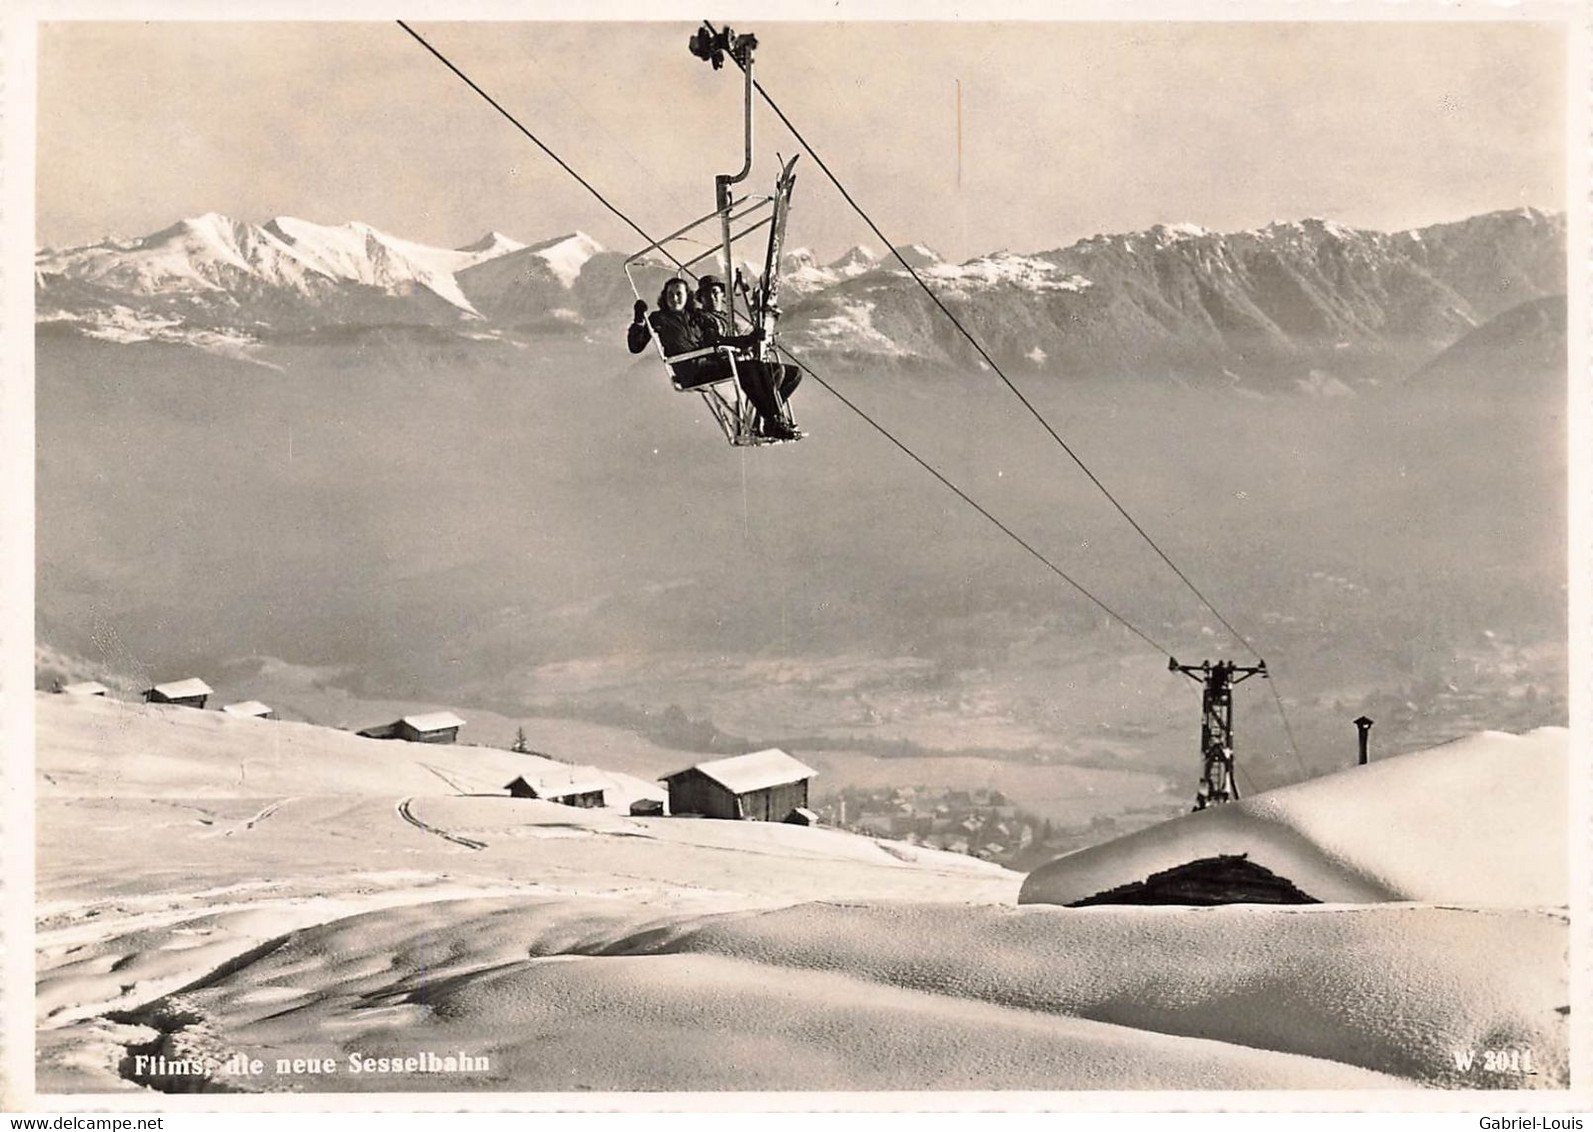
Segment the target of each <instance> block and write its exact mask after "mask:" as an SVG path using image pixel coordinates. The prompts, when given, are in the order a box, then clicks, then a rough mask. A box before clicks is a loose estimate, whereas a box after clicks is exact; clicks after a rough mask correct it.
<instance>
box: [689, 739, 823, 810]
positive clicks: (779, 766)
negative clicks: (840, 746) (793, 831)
mask: <svg viewBox="0 0 1593 1132" xmlns="http://www.w3.org/2000/svg"><path fill="white" fill-rule="evenodd" d="M817 773H818V771H816V770H814V769H813V768H812V767H810V766H804V765H803V764H802V763H799V762H797V760H796V759H794V758H792V757H791V756H790V755H788V754H786V753H785V752H784V751H782V750H780V749H779V748H778V747H770V748H769V749H768V750H766V751H754V752H753V753H752V754H750V755H736V756H735V757H733V758H728V759H715V760H714V761H712V762H706V763H698V764H697V765H696V766H691V767H687V768H686V769H685V770H678V771H676V772H675V773H674V774H669V775H665V776H664V777H663V778H661V779H659V781H660V782H662V783H664V784H665V785H666V786H668V787H669V812H670V813H672V814H701V815H702V816H704V817H709V818H725V819H728V820H731V821H783V820H785V817H786V815H788V814H789V813H791V811H792V810H797V809H806V808H807V804H808V779H810V778H812V777H813V776H814V775H815V774H817Z"/></svg>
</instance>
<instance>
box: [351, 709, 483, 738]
mask: <svg viewBox="0 0 1593 1132" xmlns="http://www.w3.org/2000/svg"><path fill="white" fill-rule="evenodd" d="M464 725H465V721H464V720H462V719H460V718H459V717H458V716H457V715H455V714H454V713H453V712H451V711H428V712H422V713H420V714H418V715H406V716H404V718H403V719H399V720H394V721H393V722H392V723H384V724H381V725H380V726H378V727H367V728H365V730H363V731H359V732H356V734H358V735H361V736H363V737H364V738H366V739H402V740H404V741H405V742H407V743H452V742H454V741H455V740H456V739H458V738H459V729H460V728H461V727H463V726H464Z"/></svg>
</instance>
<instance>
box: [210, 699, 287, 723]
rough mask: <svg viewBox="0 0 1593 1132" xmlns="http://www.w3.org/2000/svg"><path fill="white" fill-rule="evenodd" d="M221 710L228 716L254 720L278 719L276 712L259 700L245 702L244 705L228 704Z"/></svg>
mask: <svg viewBox="0 0 1593 1132" xmlns="http://www.w3.org/2000/svg"><path fill="white" fill-rule="evenodd" d="M221 710H222V711H224V712H226V713H227V714H228V715H242V716H248V717H250V718H252V719H275V718H276V717H277V716H276V712H274V711H272V710H271V708H269V707H268V706H266V705H265V704H263V703H261V702H260V701H259V700H244V701H243V702H242V703H236V704H227V705H226V706H224V707H223V708H222V709H221Z"/></svg>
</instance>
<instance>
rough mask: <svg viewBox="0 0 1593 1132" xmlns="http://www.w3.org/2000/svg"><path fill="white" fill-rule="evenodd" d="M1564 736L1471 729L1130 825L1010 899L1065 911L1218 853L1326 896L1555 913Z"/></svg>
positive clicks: (1043, 871)
mask: <svg viewBox="0 0 1593 1132" xmlns="http://www.w3.org/2000/svg"><path fill="white" fill-rule="evenodd" d="M1568 760H1569V733H1568V732H1567V731H1566V730H1565V729H1564V728H1558V727H1545V728H1540V729H1538V730H1536V731H1533V732H1530V733H1528V734H1526V735H1506V734H1503V733H1500V732H1483V733H1481V734H1478V735H1473V736H1471V737H1469V738H1467V739H1463V740H1459V741H1457V742H1454V743H1448V744H1445V745H1443V746H1440V747H1434V748H1432V749H1430V750H1426V751H1419V752H1416V753H1414V754H1409V755H1401V756H1398V757H1395V758H1390V759H1386V760H1382V761H1379V762H1373V763H1371V764H1369V765H1367V766H1359V767H1354V768H1352V769H1350V770H1346V771H1342V772H1340V773H1338V774H1334V775H1329V776H1327V777H1325V778H1318V779H1314V780H1312V781H1309V782H1302V783H1299V784H1297V785H1294V786H1288V787H1284V788H1283V789H1280V790H1273V791H1269V792H1267V793H1265V794H1259V795H1257V796H1256V797H1254V798H1249V799H1246V800H1244V801H1242V802H1237V803H1233V804H1230V805H1225V806H1216V807H1213V808H1211V809H1208V810H1204V811H1202V812H1200V813H1194V814H1188V815H1186V816H1184V817H1181V818H1176V819H1174V820H1172V821H1169V822H1165V823H1163V824H1161V825H1157V826H1152V827H1151V828H1149V829H1144V830H1140V831H1139V832H1137V833H1132V834H1129V835H1128V836H1127V837H1121V838H1118V839H1116V840H1114V841H1110V842H1107V843H1106V844H1104V845H1098V846H1094V847H1092V848H1089V849H1083V850H1080V851H1079V852H1077V853H1071V854H1069V855H1068V856H1066V857H1062V858H1059V859H1058V860H1055V861H1052V862H1051V863H1050V864H1048V865H1044V866H1042V867H1041V868H1039V869H1036V870H1035V871H1034V872H1033V873H1031V874H1030V875H1029V878H1028V879H1027V880H1026V881H1025V882H1024V885H1023V891H1022V895H1021V896H1020V898H1019V899H1020V901H1021V902H1022V903H1027V904H1071V903H1073V902H1075V901H1078V900H1082V899H1084V898H1085V897H1088V896H1092V895H1094V894H1096V893H1098V892H1103V891H1105V890H1107V889H1111V888H1116V887H1118V886H1120V885H1124V884H1128V883H1131V882H1133V881H1140V880H1144V879H1145V878H1146V877H1148V876H1150V875H1151V874H1152V873H1157V872H1162V871H1164V870H1166V869H1169V868H1173V867H1175V866H1177V865H1182V864H1186V863H1188V862H1190V861H1194V860H1199V859H1202V858H1207V857H1215V856H1218V855H1237V854H1246V855H1248V857H1249V860H1250V861H1251V862H1253V863H1255V864H1258V865H1261V866H1262V867H1264V868H1267V869H1270V870H1271V871H1272V872H1274V873H1277V874H1278V875H1279V876H1281V877H1284V878H1286V879H1287V880H1289V881H1291V882H1293V883H1294V884H1295V885H1296V886H1298V887H1299V888H1301V889H1303V890H1304V891H1305V892H1306V893H1307V894H1309V895H1311V896H1313V897H1315V898H1316V899H1318V900H1322V901H1328V902H1345V903H1365V902H1375V901H1391V900H1421V901H1446V902H1454V903H1464V904H1472V905H1491V906H1518V907H1560V906H1563V905H1565V904H1566V903H1567V900H1568V898H1569V887H1568V886H1569V879H1568V859H1567V846H1568V844H1569V842H1568V821H1567V812H1566V792H1567V788H1568V774H1569V765H1568Z"/></svg>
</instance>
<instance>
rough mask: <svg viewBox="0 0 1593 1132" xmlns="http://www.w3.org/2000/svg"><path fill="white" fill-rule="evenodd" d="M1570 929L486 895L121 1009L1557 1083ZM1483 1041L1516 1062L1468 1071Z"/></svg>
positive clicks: (658, 1074)
mask: <svg viewBox="0 0 1593 1132" xmlns="http://www.w3.org/2000/svg"><path fill="white" fill-rule="evenodd" d="M1565 941H1566V924H1565V921H1564V918H1563V917H1560V916H1557V915H1551V914H1542V913H1519V912H1517V913H1503V912H1501V913H1475V912H1466V911H1461V910H1455V909H1439V908H1409V907H1405V908H1355V909H1346V908H1319V909H1312V910H1304V911H1302V910H1282V909H1268V910H1260V909H1238V908H1230V909H1216V910H1209V911H1204V912H1192V911H1188V910H1174V909H1091V910H1088V911H1075V910H1064V909H1046V908H1030V909H1011V908H1008V909H1003V908H994V907H971V906H960V905H948V904H917V905H894V906H856V905H847V906H843V905H835V904H803V905H798V906H795V907H789V908H783V909H776V910H770V911H761V912H760V911H755V910H754V911H739V912H730V913H722V914H709V915H702V914H693V915H674V916H666V917H663V918H660V917H659V916H658V915H657V912H656V910H653V909H638V908H634V907H627V906H625V905H624V904H621V903H615V902H610V903H608V904H602V903H594V902H591V901H586V902H575V901H567V900H552V901H549V900H537V899H527V898H499V899H492V900H477V901H469V902H447V903H436V902H434V903H431V904H428V905H411V906H407V907H396V908H391V909H386V910H381V911H376V912H371V913H367V914H364V915H360V916H355V917H351V918H348V919H345V920H342V921H339V922H337V923H332V924H327V925H324V926H320V927H314V928H310V929H307V930H303V931H300V932H297V933H295V934H294V935H292V936H290V937H289V938H287V939H286V940H284V941H281V943H280V946H277V947H275V948H273V949H271V950H269V951H268V952H267V953H265V954H263V955H260V956H258V957H254V958H253V959H252V961H250V962H246V963H243V964H239V965H235V967H234V968H233V969H231V970H228V971H226V972H223V973H220V974H219V975H218V977H216V978H214V979H211V980H207V981H206V983H205V985H204V986H203V987H201V988H194V989H190V990H188V991H186V992H184V993H181V994H179V995H174V996H172V997H170V998H168V999H165V1000H162V1001H160V1002H157V1003H154V1004H152V1006H151V1007H149V1008H147V1009H146V1010H144V1011H141V1012H140V1021H142V1022H143V1023H144V1024H145V1025H149V1026H151V1027H152V1028H155V1029H158V1030H161V1031H164V1032H166V1033H167V1034H168V1038H167V1043H168V1047H167V1051H166V1052H167V1056H168V1057H171V1056H174V1055H178V1054H183V1053H190V1054H191V1053H193V1052H198V1050H196V1048H195V1043H199V1044H200V1049H202V1048H203V1045H204V1044H213V1045H215V1046H218V1047H220V1048H232V1049H239V1048H243V1049H249V1048H270V1049H272V1050H277V1051H280V1053H281V1055H283V1056H309V1057H327V1056H332V1057H334V1058H336V1059H337V1060H339V1061H340V1062H342V1061H344V1060H345V1059H346V1057H347V1055H348V1054H349V1053H350V1052H353V1051H364V1052H368V1053H371V1054H373V1055H377V1056H381V1055H383V1054H385V1053H388V1052H390V1051H394V1050H397V1049H398V1048H399V1047H400V1045H401V1046H402V1047H403V1048H407V1049H428V1048H430V1049H442V1050H450V1051H452V1050H460V1051H465V1052H468V1053H469V1054H471V1055H472V1056H479V1055H483V1054H484V1055H486V1056H487V1057H488V1059H489V1061H490V1066H491V1068H490V1078H489V1079H487V1080H483V1081H473V1082H470V1084H471V1085H473V1086H476V1087H488V1088H492V1087H498V1088H505V1087H514V1088H523V1089H559V1090H564V1089H569V1088H571V1087H577V1088H582V1089H603V1090H625V1089H672V1090H696V1089H813V1088H821V1089H836V1088H845V1089H928V1088H935V1089H945V1088H962V1089H972V1088H1047V1089H1063V1088H1073V1089H1079V1088H1202V1089H1210V1088H1230V1089H1234V1088H1376V1087H1385V1088H1386V1087H1401V1086H1405V1087H1408V1086H1410V1085H1411V1084H1414V1083H1421V1084H1424V1085H1469V1086H1471V1087H1488V1086H1490V1085H1492V1086H1503V1085H1509V1086H1511V1087H1516V1086H1520V1085H1523V1084H1526V1085H1535V1086H1538V1087H1557V1086H1558V1087H1563V1086H1564V1084H1565V1079H1566V1022H1565V1019H1564V1017H1563V1015H1561V1014H1560V1013H1559V1012H1558V1008H1560V1007H1562V1006H1563V1005H1564V1004H1565V1002H1566V1001H1567V999H1566V992H1567V988H1566V975H1565V964H1564V947H1565ZM1172 955H1176V956H1178V962H1177V963H1169V962H1168V956H1172ZM1482 1042H1486V1043H1487V1044H1488V1045H1489V1046H1491V1047H1492V1046H1507V1045H1508V1046H1517V1047H1520V1048H1528V1047H1530V1048H1532V1049H1534V1050H1535V1051H1537V1053H1536V1062H1535V1068H1536V1069H1537V1071H1538V1072H1537V1074H1536V1076H1535V1077H1534V1078H1533V1079H1529V1080H1525V1081H1523V1080H1505V1079H1493V1075H1489V1076H1488V1077H1484V1076H1482V1075H1481V1074H1479V1073H1478V1072H1477V1071H1476V1070H1475V1068H1474V1069H1472V1070H1467V1069H1463V1068H1461V1067H1460V1066H1459V1065H1458V1064H1457V1062H1456V1060H1455V1058H1454V1051H1455V1050H1457V1049H1470V1048H1475V1047H1476V1046H1477V1045H1478V1044H1479V1043H1482ZM862 1050H866V1051H867V1056H864V1057H860V1056H858V1053H859V1051H862ZM510 1083H512V1085H511V1084H510ZM261 1084H262V1085H263V1086H264V1087H271V1086H270V1085H269V1084H267V1083H263V1082H262V1083H261ZM430 1084H431V1083H430V1082H428V1081H426V1080H425V1077H424V1074H420V1075H412V1076H410V1077H409V1078H407V1079H405V1078H393V1077H386V1078H384V1079H383V1081H382V1085H383V1086H385V1087H389V1088H426V1087H428V1086H429V1085H430ZM458 1084H459V1083H458V1082H457V1080H456V1081H454V1082H452V1083H451V1087H458ZM257 1087H258V1086H257ZM278 1087H280V1086H278ZM294 1087H310V1088H317V1087H319V1088H337V1089H349V1088H354V1089H362V1088H373V1087H377V1085H376V1084H374V1083H370V1082H362V1081H359V1080H357V1079H352V1078H349V1077H340V1078H337V1079H335V1080H332V1081H326V1082H322V1083H320V1084H316V1083H305V1082H302V1081H301V1082H298V1083H297V1084H296V1085H295V1086H294Z"/></svg>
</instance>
